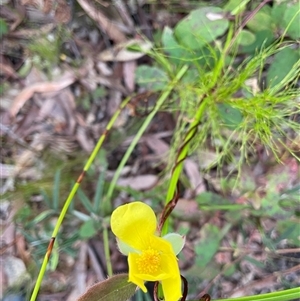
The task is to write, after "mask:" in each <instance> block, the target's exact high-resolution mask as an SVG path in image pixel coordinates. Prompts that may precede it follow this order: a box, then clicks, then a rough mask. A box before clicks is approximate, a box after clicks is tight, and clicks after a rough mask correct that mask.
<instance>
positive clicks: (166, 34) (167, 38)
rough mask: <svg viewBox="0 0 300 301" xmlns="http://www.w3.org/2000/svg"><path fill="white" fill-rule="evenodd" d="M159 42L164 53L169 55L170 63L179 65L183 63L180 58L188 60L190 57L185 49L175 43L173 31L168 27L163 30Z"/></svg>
mask: <svg viewBox="0 0 300 301" xmlns="http://www.w3.org/2000/svg"><path fill="white" fill-rule="evenodd" d="M161 41H162V44H163V46H164V51H165V52H166V53H167V54H168V55H169V59H170V60H171V61H174V62H175V63H180V62H183V61H182V58H184V59H188V58H189V57H191V54H190V53H189V52H188V51H187V50H186V48H184V47H183V46H181V45H179V44H178V43H177V41H176V40H175V37H174V35H173V30H172V29H171V28H170V27H168V26H166V27H165V28H164V30H163V33H162V37H161Z"/></svg>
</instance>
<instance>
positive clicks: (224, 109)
mask: <svg viewBox="0 0 300 301" xmlns="http://www.w3.org/2000/svg"><path fill="white" fill-rule="evenodd" d="M218 110H219V115H220V117H221V120H222V121H223V123H224V125H225V126H226V127H228V128H229V129H231V130H235V129H236V128H237V127H238V126H239V125H240V124H241V122H242V121H243V115H242V113H241V112H240V110H238V109H236V108H233V107H231V106H230V105H229V104H226V103H221V104H219V105H218Z"/></svg>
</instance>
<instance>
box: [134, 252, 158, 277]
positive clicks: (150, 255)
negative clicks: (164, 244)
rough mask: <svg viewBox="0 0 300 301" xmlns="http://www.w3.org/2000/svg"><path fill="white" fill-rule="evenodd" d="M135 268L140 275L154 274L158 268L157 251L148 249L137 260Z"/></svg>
mask: <svg viewBox="0 0 300 301" xmlns="http://www.w3.org/2000/svg"><path fill="white" fill-rule="evenodd" d="M136 263H137V268H138V270H139V272H140V273H142V274H154V273H156V272H157V271H158V269H159V267H160V254H159V251H157V250H153V249H148V250H145V251H143V253H142V254H141V255H140V256H139V257H138V258H137V261H136Z"/></svg>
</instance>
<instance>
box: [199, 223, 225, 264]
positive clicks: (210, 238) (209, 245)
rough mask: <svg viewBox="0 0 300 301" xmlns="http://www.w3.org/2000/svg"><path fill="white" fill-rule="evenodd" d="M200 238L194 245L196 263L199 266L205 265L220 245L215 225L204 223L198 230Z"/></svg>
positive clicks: (218, 233) (218, 232) (218, 231)
mask: <svg viewBox="0 0 300 301" xmlns="http://www.w3.org/2000/svg"><path fill="white" fill-rule="evenodd" d="M200 235H201V240H200V242H199V243H198V244H196V246H195V252H196V255H197V257H196V264H197V266H200V267H205V266H206V265H207V264H208V263H209V262H210V261H211V259H212V258H213V257H214V255H215V253H216V252H217V251H218V248H219V245H220V240H221V237H220V229H219V228H218V227H216V226H215V225H210V224H205V225H204V226H203V227H202V228H201V230H200Z"/></svg>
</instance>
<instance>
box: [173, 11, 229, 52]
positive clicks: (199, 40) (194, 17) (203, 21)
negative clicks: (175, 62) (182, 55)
mask: <svg viewBox="0 0 300 301" xmlns="http://www.w3.org/2000/svg"><path fill="white" fill-rule="evenodd" d="M228 25H229V22H228V20H227V19H226V18H225V14H224V12H223V10H222V9H221V8H219V7H202V8H199V9H196V10H194V11H192V12H191V13H190V14H189V15H188V16H187V17H185V18H184V19H182V20H181V21H180V22H179V23H178V24H177V26H176V27H175V30H174V33H175V37H176V39H177V40H178V42H179V44H182V45H184V46H185V47H187V48H190V49H193V50H197V49H201V48H202V47H203V46H205V45H207V44H208V43H210V42H212V41H214V40H215V39H216V38H217V37H219V36H221V35H222V34H224V33H225V31H226V30H227V29H228Z"/></svg>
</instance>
